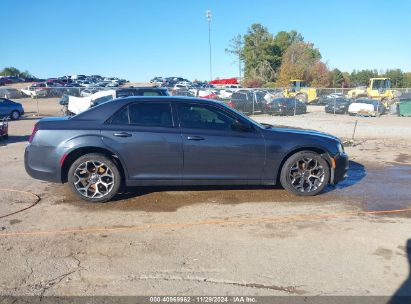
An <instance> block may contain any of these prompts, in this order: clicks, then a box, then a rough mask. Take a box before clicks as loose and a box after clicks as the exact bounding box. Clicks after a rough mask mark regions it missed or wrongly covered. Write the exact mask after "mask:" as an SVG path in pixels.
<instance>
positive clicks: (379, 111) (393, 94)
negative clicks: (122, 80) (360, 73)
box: [171, 87, 411, 116]
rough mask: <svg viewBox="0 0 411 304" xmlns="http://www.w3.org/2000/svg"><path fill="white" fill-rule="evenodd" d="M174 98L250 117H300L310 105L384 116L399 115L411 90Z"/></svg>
mask: <svg viewBox="0 0 411 304" xmlns="http://www.w3.org/2000/svg"><path fill="white" fill-rule="evenodd" d="M171 94H172V95H174V96H192V97H203V98H211V99H216V100H220V101H223V102H225V103H227V104H228V105H230V106H231V107H233V108H235V109H237V110H239V111H241V112H243V113H245V114H247V115H256V114H269V115H300V114H305V113H307V106H323V107H324V110H325V112H326V113H329V114H334V115H336V114H349V115H362V116H381V115H383V114H398V103H399V102H400V101H401V100H411V89H410V88H406V89H386V90H372V91H370V90H368V89H367V88H366V87H360V88H301V89H300V90H295V89H290V88H252V89H249V88H248V89H245V88H239V89H235V88H223V87H221V88H212V89H187V90H172V91H171Z"/></svg>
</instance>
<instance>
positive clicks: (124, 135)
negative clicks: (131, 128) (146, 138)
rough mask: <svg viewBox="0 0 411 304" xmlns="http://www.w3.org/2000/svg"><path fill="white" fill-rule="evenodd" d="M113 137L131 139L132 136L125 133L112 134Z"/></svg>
mask: <svg viewBox="0 0 411 304" xmlns="http://www.w3.org/2000/svg"><path fill="white" fill-rule="evenodd" d="M113 135H114V136H117V137H131V136H132V135H131V134H130V133H127V132H119V133H114V134H113Z"/></svg>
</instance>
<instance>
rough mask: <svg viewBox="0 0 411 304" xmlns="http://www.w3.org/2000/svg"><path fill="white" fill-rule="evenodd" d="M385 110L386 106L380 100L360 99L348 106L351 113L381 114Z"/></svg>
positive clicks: (364, 114)
mask: <svg viewBox="0 0 411 304" xmlns="http://www.w3.org/2000/svg"><path fill="white" fill-rule="evenodd" d="M384 111H385V108H384V106H383V105H382V103H381V102H379V101H378V100H373V99H368V98H364V99H358V100H357V101H355V102H353V103H352V104H350V106H349V107H348V114H349V115H363V116H379V115H381V114H383V113H384Z"/></svg>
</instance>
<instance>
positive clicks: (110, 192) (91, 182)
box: [68, 153, 121, 203]
mask: <svg viewBox="0 0 411 304" xmlns="http://www.w3.org/2000/svg"><path fill="white" fill-rule="evenodd" d="M68 183H69V187H70V189H71V191H72V192H73V193H74V194H75V195H76V196H78V197H80V198H81V199H84V200H86V201H89V202H93V203H103V202H107V201H109V200H110V199H112V198H113V197H114V196H115V195H116V194H117V192H118V190H119V189H120V186H121V174H120V171H119V169H118V167H117V165H116V164H115V162H113V161H112V160H111V159H110V158H108V157H106V156H104V155H102V154H98V153H90V154H86V155H83V156H81V157H79V158H78V159H77V160H75V161H74V162H73V164H72V165H71V166H70V169H69V172H68Z"/></svg>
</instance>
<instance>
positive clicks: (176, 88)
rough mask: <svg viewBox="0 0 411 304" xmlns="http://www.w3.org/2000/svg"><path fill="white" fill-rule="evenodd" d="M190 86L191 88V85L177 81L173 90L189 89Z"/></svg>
mask: <svg viewBox="0 0 411 304" xmlns="http://www.w3.org/2000/svg"><path fill="white" fill-rule="evenodd" d="M190 88H191V86H190V85H187V84H182V83H176V85H175V86H174V88H173V90H175V91H177V90H189V89H190Z"/></svg>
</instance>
